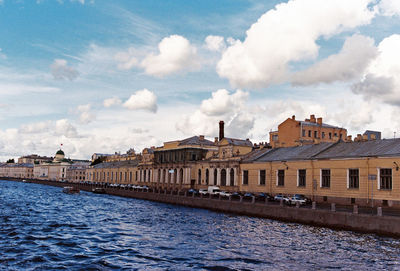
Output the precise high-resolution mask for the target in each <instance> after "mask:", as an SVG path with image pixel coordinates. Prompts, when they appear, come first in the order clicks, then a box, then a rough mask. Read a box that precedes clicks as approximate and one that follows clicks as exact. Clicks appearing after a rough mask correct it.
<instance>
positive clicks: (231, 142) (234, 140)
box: [223, 137, 253, 147]
mask: <svg viewBox="0 0 400 271" xmlns="http://www.w3.org/2000/svg"><path fill="white" fill-rule="evenodd" d="M223 139H226V140H227V141H228V144H229V145H234V146H245V147H253V143H251V141H250V140H245V139H237V138H229V137H224V138H223Z"/></svg>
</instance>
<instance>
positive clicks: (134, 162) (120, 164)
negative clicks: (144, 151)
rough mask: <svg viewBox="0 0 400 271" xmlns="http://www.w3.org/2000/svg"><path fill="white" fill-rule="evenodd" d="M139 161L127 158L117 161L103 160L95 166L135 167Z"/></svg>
mask: <svg viewBox="0 0 400 271" xmlns="http://www.w3.org/2000/svg"><path fill="white" fill-rule="evenodd" d="M138 163H139V161H138V160H127V161H117V162H103V163H99V164H96V165H94V166H93V168H120V167H134V166H137V165H138Z"/></svg>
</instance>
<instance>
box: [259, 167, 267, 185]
mask: <svg viewBox="0 0 400 271" xmlns="http://www.w3.org/2000/svg"><path fill="white" fill-rule="evenodd" d="M265 176H266V174H265V169H262V170H260V182H259V183H260V185H265Z"/></svg>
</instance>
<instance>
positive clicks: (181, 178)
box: [179, 168, 183, 184]
mask: <svg viewBox="0 0 400 271" xmlns="http://www.w3.org/2000/svg"><path fill="white" fill-rule="evenodd" d="M179 174H180V176H179V181H180V183H181V184H182V183H183V168H181V169H180V170H179Z"/></svg>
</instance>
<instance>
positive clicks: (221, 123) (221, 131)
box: [219, 120, 224, 140]
mask: <svg viewBox="0 0 400 271" xmlns="http://www.w3.org/2000/svg"><path fill="white" fill-rule="evenodd" d="M223 138H224V121H223V120H221V121H220V122H219V140H222V139H223Z"/></svg>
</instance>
